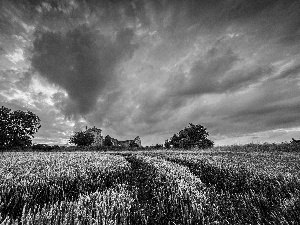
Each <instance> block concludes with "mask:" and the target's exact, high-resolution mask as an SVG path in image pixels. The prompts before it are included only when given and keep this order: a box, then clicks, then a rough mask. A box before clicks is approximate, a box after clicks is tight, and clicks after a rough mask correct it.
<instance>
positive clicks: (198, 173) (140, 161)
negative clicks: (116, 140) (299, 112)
mask: <svg viewBox="0 0 300 225" xmlns="http://www.w3.org/2000/svg"><path fill="white" fill-rule="evenodd" d="M252 147H253V146H252ZM246 150H247V151H246ZM246 150H245V149H242V148H241V149H239V151H237V149H233V148H231V149H230V148H227V149H219V150H217V149H212V150H208V151H201V150H197V151H185V150H182V151H166V150H161V151H144V152H121V151H120V152H110V153H107V152H106V153H102V152H48V153H46V152H44V153H42V152H31V153H29V152H27V153H25V152H22V153H20V152H5V153H2V154H1V158H0V213H1V214H0V222H1V224H300V216H299V215H300V172H299V165H300V154H299V153H297V152H293V153H287V152H282V151H269V152H267V151H257V149H256V151H254V149H252V150H251V149H246ZM258 150H259V149H258Z"/></svg>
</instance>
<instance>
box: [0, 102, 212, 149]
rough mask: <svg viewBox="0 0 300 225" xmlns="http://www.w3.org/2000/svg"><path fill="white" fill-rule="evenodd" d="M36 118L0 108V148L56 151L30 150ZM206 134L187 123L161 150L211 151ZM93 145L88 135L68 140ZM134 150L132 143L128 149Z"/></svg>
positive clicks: (108, 141)
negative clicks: (198, 149) (193, 149)
mask: <svg viewBox="0 0 300 225" xmlns="http://www.w3.org/2000/svg"><path fill="white" fill-rule="evenodd" d="M40 121H41V120H40V118H39V117H38V116H37V115H35V114H34V113H32V112H30V111H28V110H27V111H21V110H17V111H12V110H11V109H9V108H6V107H4V106H2V107H1V108H0V148H1V149H12V148H28V147H31V149H32V150H37V149H39V148H40V149H41V150H43V149H44V150H57V149H59V146H58V145H55V146H48V145H43V144H36V145H34V146H32V138H34V134H35V133H36V132H37V131H38V130H39V129H40V127H41V125H40ZM208 136H209V133H208V131H207V129H206V128H205V127H204V126H202V125H197V124H196V125H195V124H192V123H190V124H189V126H188V127H185V128H184V129H183V130H181V131H179V132H178V133H177V134H174V135H173V136H172V137H171V138H170V140H166V141H165V143H164V147H165V148H167V149H169V148H185V149H188V148H195V147H196V148H201V149H204V148H211V147H213V145H214V143H213V141H211V140H209V139H208ZM93 142H94V135H93V134H92V133H90V132H88V131H79V132H75V133H74V135H72V136H71V137H70V140H69V143H71V144H75V145H76V146H79V147H83V146H91V145H92V143H93ZM103 146H105V147H112V146H113V142H112V138H111V137H110V136H109V135H107V136H106V137H105V138H104V140H103ZM129 147H137V146H135V145H134V143H132V146H129ZM147 147H148V148H147V149H159V148H160V149H161V148H163V145H162V144H157V145H155V146H147Z"/></svg>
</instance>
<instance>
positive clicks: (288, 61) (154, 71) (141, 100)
mask: <svg viewBox="0 0 300 225" xmlns="http://www.w3.org/2000/svg"><path fill="white" fill-rule="evenodd" d="M0 4H1V9H0V10H1V12H0V29H1V34H0V66H1V71H0V80H1V83H0V88H1V89H0V101H1V103H2V105H5V106H8V107H11V108H13V109H29V110H31V111H34V112H36V113H37V114H39V115H40V117H41V118H42V123H43V124H42V129H41V131H40V133H39V134H38V135H37V137H36V141H37V142H47V143H51V144H52V143H53V144H54V143H55V140H57V143H60V144H65V143H66V140H67V139H68V138H69V136H70V134H71V132H72V131H73V130H79V129H83V128H84V127H85V126H86V125H88V126H94V125H95V126H97V127H99V128H102V129H103V132H104V135H106V134H109V135H111V136H113V137H116V138H119V139H131V138H134V137H135V136H138V135H139V136H140V137H141V138H142V143H143V144H144V145H148V144H156V143H162V142H163V141H164V140H165V139H167V138H170V137H171V136H172V135H173V134H174V133H176V132H178V131H179V130H181V129H183V128H184V127H185V126H187V125H188V123H190V122H192V123H198V124H202V125H204V126H206V127H207V128H208V131H209V132H210V135H211V138H212V139H213V140H214V141H215V142H216V143H217V144H233V143H246V142H250V141H254V142H256V141H261V142H262V141H289V140H290V139H291V138H292V137H294V138H300V123H299V121H300V114H299V113H298V112H299V109H300V108H299V106H300V100H299V96H300V88H299V87H300V50H299V49H300V2H299V1H298V0H226V1H224V0H216V1H211V0H189V1H179V0H166V1H163V0H162V1H160V0H159V1H156V0H145V1H137V0H132V1H121V0H120V1H110V0H104V1H90V0H62V1H58V0H57V1H56V0H44V1H32V0H30V1H29V0H28V1H27V0H22V1H16V2H15V1H8V0H7V1H6V0H4V1H2V3H0Z"/></svg>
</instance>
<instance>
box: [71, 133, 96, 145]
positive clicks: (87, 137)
mask: <svg viewBox="0 0 300 225" xmlns="http://www.w3.org/2000/svg"><path fill="white" fill-rule="evenodd" d="M93 142H94V135H93V134H92V133H90V132H88V131H78V132H75V134H74V135H73V136H72V137H71V138H70V140H69V143H71V144H75V145H77V146H89V145H91V144H92V143H93Z"/></svg>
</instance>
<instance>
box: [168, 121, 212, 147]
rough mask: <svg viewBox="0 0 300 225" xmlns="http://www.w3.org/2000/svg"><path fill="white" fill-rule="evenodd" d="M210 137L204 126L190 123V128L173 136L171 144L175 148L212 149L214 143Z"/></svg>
mask: <svg viewBox="0 0 300 225" xmlns="http://www.w3.org/2000/svg"><path fill="white" fill-rule="evenodd" d="M208 135H209V133H208V131H207V130H206V128H205V127H204V126H202V125H197V124H196V125H194V124H192V123H190V124H189V126H188V127H186V128H184V129H183V130H181V131H180V132H179V133H178V134H174V135H173V137H172V138H171V141H170V144H172V145H173V146H174V147H175V148H191V147H199V148H211V147H213V145H214V143H213V141H211V140H209V139H208V138H207V137H208Z"/></svg>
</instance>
